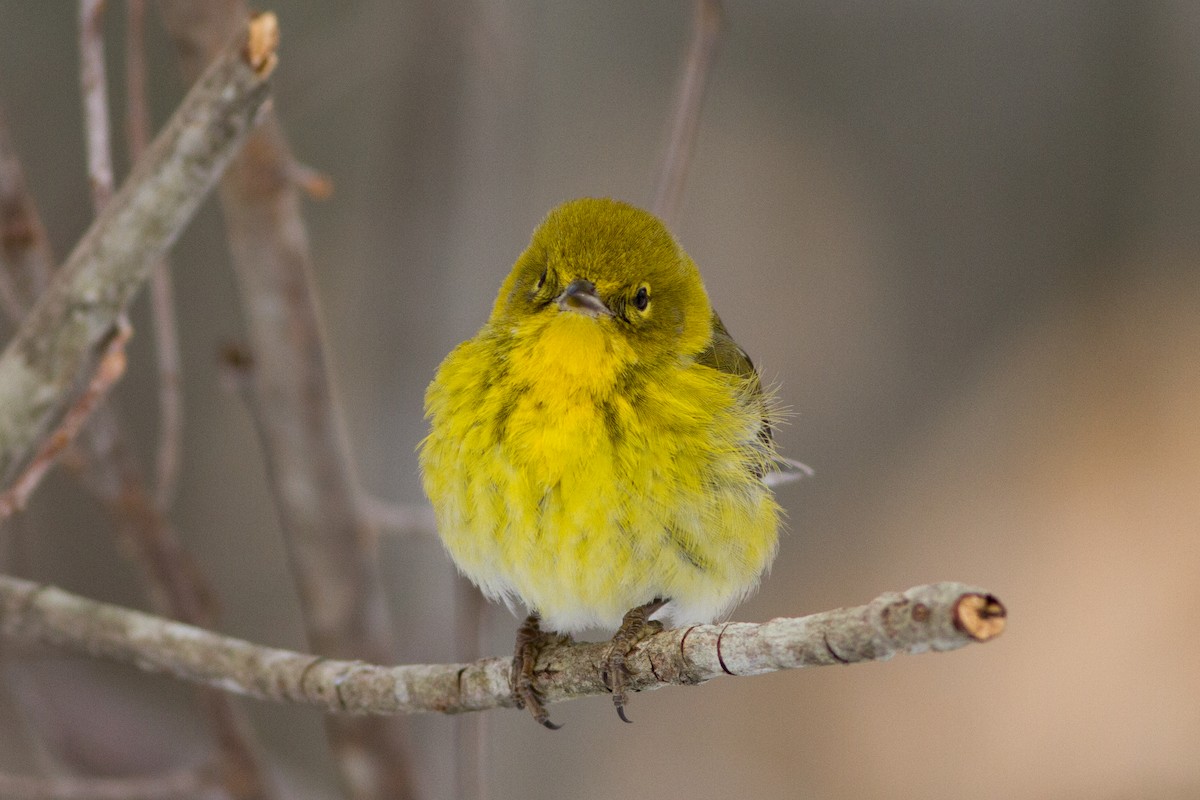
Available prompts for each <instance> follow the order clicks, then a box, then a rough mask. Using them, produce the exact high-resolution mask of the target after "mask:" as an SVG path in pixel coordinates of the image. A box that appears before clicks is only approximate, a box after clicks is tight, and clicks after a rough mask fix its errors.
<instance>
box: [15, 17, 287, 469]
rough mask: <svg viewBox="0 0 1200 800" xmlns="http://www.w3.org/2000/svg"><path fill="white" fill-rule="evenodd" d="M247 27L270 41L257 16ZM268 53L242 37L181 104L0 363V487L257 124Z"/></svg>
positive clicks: (84, 381) (82, 378)
mask: <svg viewBox="0 0 1200 800" xmlns="http://www.w3.org/2000/svg"><path fill="white" fill-rule="evenodd" d="M250 27H251V28H252V29H253V28H254V27H258V28H262V27H269V28H271V29H274V17H273V16H270V15H261V16H259V17H256V18H255V19H254V21H252V22H251V26H250ZM273 59H274V52H273V46H272V47H269V48H267V49H266V50H265V51H254V50H251V49H250V48H249V47H248V46H247V38H246V33H245V32H243V33H242V35H241V36H240V37H239V40H238V41H237V42H236V43H235V44H234V45H233V46H231V47H229V48H227V49H226V51H225V54H224V57H222V58H221V59H219V60H218V61H217V63H215V64H214V65H213V67H212V68H211V69H210V70H209V71H208V72H207V73H206V74H205V76H204V78H203V79H201V80H200V81H199V82H198V83H197V85H196V86H195V88H194V89H193V90H192V91H191V92H189V93H188V96H187V97H186V98H185V99H184V102H183V105H182V106H181V107H180V109H179V110H178V111H177V112H176V114H175V116H174V117H173V118H172V120H171V122H170V123H169V124H168V125H167V127H166V129H165V130H164V131H163V133H162V135H160V136H159V137H158V139H156V140H155V143H154V145H153V146H152V147H151V150H150V151H149V152H148V153H147V156H146V158H145V159H143V161H142V162H141V163H140V164H139V165H138V167H137V169H136V170H135V171H134V173H133V174H132V175H131V176H130V177H129V180H127V181H126V182H125V185H124V186H123V187H122V188H121V190H120V191H119V192H118V193H117V194H116V196H114V197H113V198H112V200H111V201H110V202H109V203H108V205H107V206H106V207H105V210H104V213H103V214H101V216H100V217H99V218H98V219H97V220H96V221H95V222H94V223H93V224H92V227H91V228H90V229H89V230H88V232H87V233H86V234H85V235H84V237H83V239H82V240H81V241H80V242H79V244H78V245H77V246H76V248H75V251H74V252H73V253H72V254H71V256H70V258H68V259H67V262H66V264H65V265H64V266H63V267H62V269H60V270H59V271H58V273H57V274H56V275H55V277H54V280H53V282H52V283H51V286H50V288H49V289H48V290H47V292H46V293H45V294H44V295H43V296H42V297H41V299H40V300H39V301H38V303H37V304H36V305H35V306H34V308H33V310H32V311H31V312H30V313H29V315H28V316H27V317H26V318H25V320H24V322H23V323H22V325H21V327H20V329H19V330H18V332H17V334H16V336H15V337H14V338H13V340H12V341H11V342H10V343H9V345H8V347H7V348H6V349H5V351H4V353H3V355H0V487H7V486H8V485H10V484H11V483H12V481H13V480H14V478H15V477H16V476H17V475H19V474H20V473H21V472H22V471H23V469H24V468H25V466H26V465H27V464H28V463H29V461H30V460H31V459H32V458H33V456H34V454H35V453H36V452H37V451H38V449H39V448H40V446H41V444H42V442H43V441H44V440H45V438H46V437H47V436H48V435H49V434H50V432H51V431H53V430H55V429H56V428H57V427H58V425H59V424H60V422H61V420H62V418H63V416H64V415H65V414H66V413H67V410H68V409H70V408H71V407H72V406H73V405H74V404H75V402H76V400H77V398H78V396H79V394H81V393H82V392H83V391H84V390H85V389H86V387H87V385H88V382H89V381H90V379H91V376H92V374H93V373H94V372H95V369H96V365H97V363H98V361H99V359H100V357H101V356H102V353H103V349H104V344H105V343H106V342H107V341H109V340H110V335H111V331H112V329H113V326H114V324H115V322H116V320H117V318H118V317H119V316H120V314H121V313H122V312H123V311H124V309H125V308H126V306H127V305H128V304H129V302H130V300H131V299H132V298H133V295H134V293H135V292H136V291H137V290H138V289H139V288H140V287H141V285H142V283H143V282H144V281H145V279H146V277H147V276H148V274H149V272H150V269H151V268H152V266H153V265H154V263H155V262H156V261H157V259H158V258H159V257H160V256H161V255H162V253H163V252H164V251H165V250H166V249H167V248H168V247H169V246H170V245H171V244H172V243H173V242H174V240H175V238H176V237H177V236H178V235H179V233H180V232H181V231H182V230H183V228H184V226H185V225H186V224H187V222H188V221H189V220H190V219H191V217H192V214H193V213H194V212H195V210H196V208H197V206H198V205H199V204H200V201H201V200H203V199H204V196H205V195H206V194H207V192H208V190H209V189H210V188H211V187H212V185H213V184H214V183H215V182H216V180H217V178H218V177H219V176H220V174H221V172H222V170H223V169H224V167H225V165H226V164H228V162H229V160H230V159H231V158H232V157H233V155H234V153H235V152H236V151H237V149H238V146H239V145H240V144H241V142H242V140H243V139H244V138H245V136H246V134H247V133H248V132H249V130H250V129H251V128H252V127H253V125H254V123H255V122H256V120H257V119H258V114H259V110H260V108H261V107H262V105H263V103H264V102H265V101H266V98H267V93H268V92H267V84H266V78H267V75H268V74H269V73H270V71H271V68H272V67H273V64H274V61H273Z"/></svg>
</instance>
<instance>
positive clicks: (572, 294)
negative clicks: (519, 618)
mask: <svg viewBox="0 0 1200 800" xmlns="http://www.w3.org/2000/svg"><path fill="white" fill-rule="evenodd" d="M425 408H426V416H427V417H428V419H429V421H430V426H431V430H430V433H429V436H428V437H427V438H426V439H425V440H424V442H422V444H421V453H420V460H421V468H422V474H423V481H424V486H425V492H426V494H427V495H428V496H429V499H430V501H432V503H433V508H434V511H435V514H436V517H437V524H438V530H439V532H440V535H441V538H442V541H443V542H444V543H445V546H446V549H447V550H448V551H449V553H450V556H451V558H452V559H453V560H454V562H455V564H457V565H458V567H459V569H460V570H461V571H462V572H463V573H465V574H466V575H467V577H468V578H470V579H471V580H472V581H473V582H474V583H475V584H476V585H478V586H479V588H480V589H482V590H483V592H484V593H485V594H486V595H487V596H488V597H489V598H491V599H493V600H502V601H504V602H506V603H507V604H508V606H509V607H510V608H514V607H515V606H516V605H517V604H520V605H521V606H524V607H525V608H526V609H527V610H528V612H529V616H528V618H527V619H526V621H525V623H524V624H523V625H522V626H521V628H520V631H519V633H518V636H517V646H516V653H515V656H514V659H513V677H512V680H513V693H514V698H515V700H516V703H517V705H518V706H524V707H526V708H528V709H529V711H530V712H531V713H532V714H533V716H534V719H536V720H537V721H538V722H540V723H541V724H543V725H546V726H547V727H551V728H553V727H556V726H554V725H553V724H552V723H550V722H549V719H548V716H547V713H546V710H545V708H544V705H543V702H542V699H541V697H540V696H539V694H538V692H537V690H536V688H535V685H534V678H535V675H534V663H535V662H536V659H537V653H538V650H539V648H540V647H541V645H542V644H543V643H544V642H545V641H546V638H547V636H548V634H549V632H550V631H554V632H558V633H562V634H570V633H572V632H577V631H580V630H582V629H585V628H590V627H605V628H610V629H611V628H617V629H618V630H617V634H616V635H615V636H614V637H613V639H612V644H611V647H610V649H609V651H608V657H607V659H606V664H605V667H604V670H603V672H604V678H605V680H606V682H607V684H608V685H609V687H610V688H611V689H612V692H613V702H614V704H615V705H616V707H617V711H618V713H619V714H620V715H621V718H622V719H625V720H626V721H628V719H626V717H625V712H624V704H625V701H626V697H625V688H624V687H625V681H626V676H627V674H628V673H627V671H626V668H625V658H626V656H627V655H628V654H629V653H630V652H631V650H632V648H634V647H636V645H637V643H638V642H639V641H640V640H641V639H642V638H643V637H644V636H646V635H647V634H648V633H650V632H653V631H655V630H658V629H660V628H661V623H658V622H657V620H651V619H650V617H651V615H652V614H655V613H658V614H659V615H660V616H662V617H664V618H665V619H667V620H670V621H671V622H673V623H674V624H677V625H685V624H694V623H702V622H711V621H712V620H714V619H716V618H718V617H720V616H721V615H723V614H724V613H726V612H727V611H728V610H729V609H731V608H732V607H733V606H734V605H735V604H736V603H737V602H739V601H740V600H741V599H742V598H744V597H745V596H746V594H747V593H748V592H750V591H751V590H752V589H753V588H754V587H755V585H756V584H757V583H758V580H759V577H760V576H761V575H762V573H763V572H764V570H765V569H766V568H767V567H768V565H769V564H770V562H771V559H772V557H773V556H774V553H775V547H776V540H777V531H778V527H779V516H780V510H779V507H778V506H777V505H776V503H775V500H774V497H773V496H772V493H771V489H770V487H769V485H768V484H770V483H771V480H770V478H771V477H773V476H780V475H783V474H796V473H798V472H799V471H802V470H805V469H806V468H804V467H803V465H799V464H797V463H796V462H792V461H788V460H787V459H783V458H781V457H779V456H778V455H777V454H776V452H775V447H774V444H773V441H772V436H771V424H772V415H773V406H772V403H771V399H770V397H769V396H768V395H767V393H765V392H764V391H763V388H762V384H761V382H760V380H759V377H758V373H757V372H756V371H755V368H754V365H753V364H752V363H751V361H750V359H749V357H748V356H747V355H746V353H745V352H744V351H743V350H742V349H741V348H740V347H739V346H738V345H737V343H736V342H734V340H733V339H732V338H731V337H730V335H729V333H728V331H726V329H725V326H724V325H722V324H721V320H720V318H719V317H718V316H717V315H716V313H715V312H714V311H713V310H712V307H711V306H710V305H709V301H708V296H707V294H706V293H705V290H704V284H703V283H702V281H701V280H700V273H699V271H698V270H697V269H696V265H695V264H694V263H693V262H692V260H691V259H690V258H689V257H688V255H687V254H686V253H685V252H684V251H683V250H682V249H681V248H680V246H679V245H678V244H677V243H676V242H675V240H674V238H672V236H671V234H670V233H669V232H668V231H667V229H666V227H665V226H664V225H663V224H662V223H661V222H660V221H659V220H658V219H657V218H655V217H654V216H653V215H651V214H649V213H647V212H645V211H642V210H640V209H638V208H634V207H633V206H630V205H626V204H625V203H620V202H617V201H614V200H607V199H581V200H574V201H571V202H568V203H565V204H564V205H561V206H559V207H558V208H556V209H554V210H553V211H551V212H550V214H549V215H548V216H547V217H546V219H545V220H544V221H543V222H542V223H541V225H540V226H539V227H538V228H537V230H536V231H534V234H533V237H532V240H531V241H530V243H529V247H528V248H527V249H526V250H525V252H524V253H522V254H521V256H520V257H519V258H518V259H517V262H516V264H515V265H514V267H513V269H512V272H511V273H510V274H509V276H508V278H507V280H505V281H504V284H503V285H502V286H501V287H500V294H499V296H498V297H497V298H496V302H495V305H494V307H493V309H492V314H491V317H490V318H489V319H488V321H487V324H486V325H484V326H483V328H482V329H481V330H480V331H479V333H478V334H476V335H475V337H474V338H473V339H471V340H469V341H467V342H464V343H463V344H461V345H459V346H458V347H457V348H455V349H454V351H453V352H451V353H450V355H449V356H447V357H446V360H445V361H444V362H443V363H442V365H441V367H440V368H439V369H438V373H437V377H436V378H435V379H434V381H433V383H432V384H431V385H430V386H429V390H428V392H427V394H426V399H425ZM542 625H544V626H545V630H543V628H542V627H541V626H542Z"/></svg>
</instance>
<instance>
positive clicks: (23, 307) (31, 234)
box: [0, 113, 53, 325]
mask: <svg viewBox="0 0 1200 800" xmlns="http://www.w3.org/2000/svg"><path fill="white" fill-rule="evenodd" d="M3 117H4V115H3V114H2V113H0V304H3V307H4V311H5V313H6V314H7V315H8V317H9V319H10V320H12V322H13V324H14V325H16V324H18V323H20V321H21V318H22V317H24V316H25V312H26V311H27V310H28V309H29V305H30V303H31V299H32V298H36V297H37V296H38V295H40V294H41V293H42V291H43V290H44V289H45V288H46V285H47V283H49V281H50V273H51V270H52V268H53V267H52V262H53V259H52V258H51V256H50V247H49V245H48V244H47V240H46V230H45V228H43V227H42V221H41V218H40V217H39V216H38V213H37V208H36V207H35V205H34V202H33V198H31V197H30V195H29V191H28V189H27V188H26V185H25V173H24V171H23V170H22V169H21V161H20V159H19V158H18V157H17V153H16V150H15V148H14V147H13V145H12V141H11V140H10V139H9V135H8V129H7V127H6V125H5V124H4V118H3Z"/></svg>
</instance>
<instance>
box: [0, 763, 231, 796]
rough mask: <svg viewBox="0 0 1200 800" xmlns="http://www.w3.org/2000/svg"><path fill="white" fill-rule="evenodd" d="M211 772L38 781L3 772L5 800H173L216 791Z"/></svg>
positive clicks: (0, 791) (0, 778) (1, 790)
mask: <svg viewBox="0 0 1200 800" xmlns="http://www.w3.org/2000/svg"><path fill="white" fill-rule="evenodd" d="M210 772H211V769H209V770H206V769H185V770H179V771H177V772H168V773H166V774H163V775H147V776H139V777H135V778H90V777H89V778H70V777H54V778H38V777H30V776H25V775H6V774H4V773H0V797H3V798H5V800H172V798H187V797H199V796H200V795H201V794H202V793H203V792H204V791H206V790H209V789H212V788H214V786H215V781H214V778H213V776H212V775H211V774H209V773H210Z"/></svg>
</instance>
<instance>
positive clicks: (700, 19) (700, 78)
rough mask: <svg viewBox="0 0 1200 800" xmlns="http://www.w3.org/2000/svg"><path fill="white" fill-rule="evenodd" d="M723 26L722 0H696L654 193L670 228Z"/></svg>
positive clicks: (657, 207) (658, 211)
mask: <svg viewBox="0 0 1200 800" xmlns="http://www.w3.org/2000/svg"><path fill="white" fill-rule="evenodd" d="M723 25H724V15H723V13H722V11H721V3H720V0H696V15H695V18H694V20H693V22H692V39H691V43H690V44H689V45H688V51H687V56H686V59H685V61H684V68H683V77H682V79H681V80H680V83H679V94H678V95H677V96H676V97H675V113H674V115H673V116H672V119H671V133H670V138H669V139H668V140H667V152H666V155H665V156H664V157H663V164H662V172H660V173H659V177H658V188H657V190H656V191H655V193H654V207H653V210H654V213H655V214H657V215H658V216H659V217H660V218H662V220H663V221H664V222H666V223H667V227H673V226H674V224H675V222H676V217H677V216H678V214H679V204H680V202H681V201H682V199H683V184H684V181H685V179H686V178H687V170H688V162H689V161H690V160H691V157H692V150H693V148H694V147H695V144H696V130H697V129H698V128H699V127H700V109H701V108H702V106H703V105H704V90H705V87H706V86H707V84H708V77H709V75H710V73H711V72H712V65H713V61H714V60H715V58H716V55H717V44H718V43H719V42H720V39H721V31H722V28H723Z"/></svg>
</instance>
